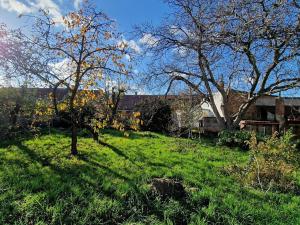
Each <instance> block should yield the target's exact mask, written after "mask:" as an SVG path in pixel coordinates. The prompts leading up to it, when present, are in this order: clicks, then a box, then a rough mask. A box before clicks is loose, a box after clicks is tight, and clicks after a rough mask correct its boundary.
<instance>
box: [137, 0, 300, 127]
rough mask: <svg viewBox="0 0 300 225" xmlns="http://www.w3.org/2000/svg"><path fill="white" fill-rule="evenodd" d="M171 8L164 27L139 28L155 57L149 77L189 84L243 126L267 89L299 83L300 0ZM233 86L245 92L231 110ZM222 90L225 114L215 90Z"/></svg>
mask: <svg viewBox="0 0 300 225" xmlns="http://www.w3.org/2000/svg"><path fill="white" fill-rule="evenodd" d="M166 2H167V3H168V4H169V5H170V6H171V7H172V10H173V13H172V14H171V15H168V17H167V19H166V20H165V21H164V23H163V24H162V25H161V26H159V27H154V26H152V25H149V24H148V25H144V26H141V27H138V28H137V33H138V34H139V36H140V37H141V39H140V40H141V42H142V43H145V46H146V49H147V50H148V51H149V52H150V54H149V55H151V57H152V60H151V64H150V65H149V68H150V70H149V75H148V78H153V79H155V80H156V81H157V79H160V81H163V82H165V83H167V84H169V88H168V90H169V89H170V87H171V85H172V84H173V83H174V82H178V81H180V82H183V83H185V84H186V85H188V86H189V87H190V88H192V89H193V90H194V91H196V92H197V93H198V94H200V95H201V96H202V97H203V98H205V99H207V100H208V101H209V103H210V105H211V107H212V110H213V112H214V114H215V116H216V119H217V121H218V123H219V126H220V127H221V128H222V129H225V128H227V129H233V128H234V127H237V126H238V124H239V122H240V120H241V119H242V117H243V115H244V114H245V113H246V111H247V110H248V108H249V106H250V105H251V104H252V103H253V102H255V100H257V99H258V98H259V97H261V96H263V95H265V94H276V93H279V92H282V91H288V90H290V89H293V88H295V87H299V86H300V76H299V72H300V71H299V63H300V62H299V56H300V52H299V49H300V48H299V47H300V41H299V40H300V39H299V36H300V34H299V29H300V18H299V11H300V9H299V5H297V4H296V1H289V0H283V1H275V0H268V1H267V0H255V1H253V0H228V1H213V0H205V1H204V0H167V1H166ZM232 89H239V90H243V91H245V92H247V98H246V99H245V101H244V102H243V103H242V104H241V105H240V107H239V110H238V111H236V112H234V114H233V115H232V114H231V113H230V112H229V109H228V105H229V104H228V103H229V101H230V99H229V98H228V96H229V93H230V91H231V90H232ZM215 92H219V93H220V94H221V96H222V106H223V113H222V114H223V115H222V114H221V113H220V111H219V110H218V108H217V105H216V102H215V98H214V93H215Z"/></svg>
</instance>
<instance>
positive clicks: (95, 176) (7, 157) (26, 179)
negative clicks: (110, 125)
mask: <svg viewBox="0 0 300 225" xmlns="http://www.w3.org/2000/svg"><path fill="white" fill-rule="evenodd" d="M103 139H104V141H105V142H106V143H108V146H106V147H104V146H102V145H100V144H98V143H95V142H94V141H93V140H92V139H91V138H89V137H84V136H81V137H80V138H79V141H78V143H79V145H78V149H79V152H80V155H79V156H78V157H70V156H69V148H70V137H69V135H68V134H67V133H64V132H61V131H53V132H52V134H51V135H42V136H40V137H38V138H31V139H27V140H22V141H5V142H0V224H24V225H25V224H26V225H27V224H40V225H41V224H76V225H77V224H187V223H188V224H300V207H299V206H300V196H293V195H292V194H282V193H272V192H270V193H267V194H266V193H263V192H260V191H258V190H254V189H251V188H245V187H242V186H241V185H240V184H239V183H238V182H237V181H235V179H234V178H233V177H231V176H229V175H227V174H226V173H225V172H224V167H226V166H228V165H232V164H233V163H236V164H244V163H246V162H247V160H248V153H247V152H241V151H238V150H231V149H227V148H221V147H216V146H214V145H213V144H210V143H209V142H202V143H200V142H199V141H189V140H186V139H175V138H171V137H166V136H163V135H159V134H155V133H139V132H135V133H134V132H131V133H130V136H129V137H124V136H123V135H122V133H120V132H116V131H106V133H105V134H104V136H103ZM153 177H168V178H176V179H178V180H180V181H182V182H183V184H184V186H185V189H186V190H187V192H188V197H187V199H186V200H185V201H183V200H182V201H176V200H173V199H169V200H161V199H159V198H153V196H152V195H150V194H149V193H150V192H149V182H150V181H151V178H153Z"/></svg>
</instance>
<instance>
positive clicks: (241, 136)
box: [218, 130, 251, 150]
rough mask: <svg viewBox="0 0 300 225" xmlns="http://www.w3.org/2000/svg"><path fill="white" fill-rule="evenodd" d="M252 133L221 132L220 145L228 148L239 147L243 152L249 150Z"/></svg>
mask: <svg viewBox="0 0 300 225" xmlns="http://www.w3.org/2000/svg"><path fill="white" fill-rule="evenodd" d="M250 138H251V132H249V131H243V130H242V131H228V130H224V131H221V132H220V133H219V135H218V145H225V146H228V147H239V148H241V149H243V150H248V149H249V144H248V142H249V140H250Z"/></svg>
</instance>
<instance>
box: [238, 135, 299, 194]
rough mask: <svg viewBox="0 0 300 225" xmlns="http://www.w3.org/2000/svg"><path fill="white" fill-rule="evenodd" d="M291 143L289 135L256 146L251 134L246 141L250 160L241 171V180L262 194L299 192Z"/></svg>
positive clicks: (296, 164) (296, 158) (273, 138)
mask: <svg viewBox="0 0 300 225" xmlns="http://www.w3.org/2000/svg"><path fill="white" fill-rule="evenodd" d="M292 139H293V135H292V132H291V131H288V132H286V133H285V134H284V135H283V136H281V137H278V134H274V135H273V136H272V137H271V138H269V139H267V140H266V141H264V142H262V141H261V142H258V141H257V138H256V135H255V134H254V133H253V134H252V135H251V139H250V141H249V147H250V151H251V158H250V160H249V163H248V165H247V166H246V167H244V168H240V171H239V177H240V180H241V181H242V182H243V183H244V184H246V185H250V186H253V187H256V188H260V189H261V190H264V191H268V190H271V189H272V190H278V191H281V192H287V191H294V192H298V191H300V189H299V184H297V182H296V181H295V174H296V173H297V170H298V169H299V159H300V157H299V156H300V155H299V152H297V149H296V145H295V144H294V142H293V140H292Z"/></svg>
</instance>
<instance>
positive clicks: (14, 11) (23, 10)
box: [0, 0, 169, 93]
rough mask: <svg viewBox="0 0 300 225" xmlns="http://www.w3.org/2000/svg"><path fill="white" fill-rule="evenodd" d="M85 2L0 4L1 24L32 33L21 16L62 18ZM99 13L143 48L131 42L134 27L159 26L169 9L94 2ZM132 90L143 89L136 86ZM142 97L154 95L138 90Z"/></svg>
mask: <svg viewBox="0 0 300 225" xmlns="http://www.w3.org/2000/svg"><path fill="white" fill-rule="evenodd" d="M82 1H83V0H0V23H5V24H7V25H8V26H9V27H11V28H19V27H21V28H23V30H25V31H26V26H28V30H30V29H31V28H30V25H31V23H30V22H29V21H30V20H28V19H24V17H22V18H19V15H20V14H34V13H37V11H38V9H39V8H43V9H47V10H49V12H50V15H52V17H54V18H55V17H57V18H60V16H61V15H64V14H65V13H67V12H69V11H72V10H75V9H77V8H78V6H79V5H78V4H80V3H81V2H82ZM90 2H92V3H93V4H95V5H96V6H97V8H98V9H100V10H101V11H103V12H105V13H106V14H107V15H108V16H109V17H110V18H112V19H114V20H116V24H117V30H118V31H120V32H121V33H123V34H124V38H125V39H126V40H128V41H131V42H132V43H133V45H134V46H135V45H137V48H139V41H138V40H135V41H133V40H130V39H131V37H132V34H131V32H132V31H133V27H134V26H135V25H138V24H143V23H146V22H147V23H152V24H153V25H158V24H159V23H160V22H161V20H162V19H163V17H165V16H166V14H167V13H168V11H169V9H168V6H167V5H166V4H165V3H164V2H163V0H90ZM143 68H144V65H143V64H139V65H134V69H135V73H136V74H138V73H139V72H140V71H141V70H143ZM132 82H134V84H131V86H132V85H133V86H139V85H137V84H136V83H135V81H132ZM137 89H139V90H137V91H138V92H140V93H150V91H149V90H146V89H147V88H146V87H144V88H137Z"/></svg>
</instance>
